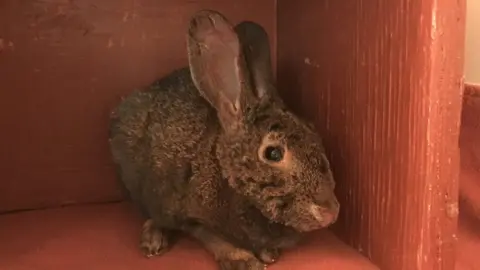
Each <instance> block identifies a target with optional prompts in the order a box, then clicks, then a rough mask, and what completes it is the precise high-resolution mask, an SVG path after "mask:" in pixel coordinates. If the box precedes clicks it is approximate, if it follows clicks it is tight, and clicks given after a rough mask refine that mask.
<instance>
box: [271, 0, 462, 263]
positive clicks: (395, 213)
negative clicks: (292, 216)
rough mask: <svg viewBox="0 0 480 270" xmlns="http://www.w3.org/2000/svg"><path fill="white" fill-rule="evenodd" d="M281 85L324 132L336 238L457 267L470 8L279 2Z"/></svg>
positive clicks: (377, 256) (383, 256) (397, 256)
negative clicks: (336, 204)
mask: <svg viewBox="0 0 480 270" xmlns="http://www.w3.org/2000/svg"><path fill="white" fill-rule="evenodd" d="M277 7H278V15H277V16H278V17H277V20H278V26H277V27H278V28H277V29H278V41H277V42H278V48H277V50H278V57H277V61H278V67H279V73H278V78H279V86H280V87H281V89H282V93H283V94H284V95H285V96H288V97H289V99H288V101H289V103H290V105H291V106H292V108H294V109H295V110H296V111H298V112H300V113H302V114H303V115H304V116H306V117H308V118H310V119H312V120H315V122H316V123H317V125H318V128H319V130H320V131H321V132H322V133H323V134H324V137H325V143H326V145H327V149H328V150H329V153H330V157H331V159H332V164H333V167H334V170H335V171H334V173H335V177H336V179H337V182H338V189H337V192H338V195H339V197H340V198H341V205H342V210H341V219H340V221H339V223H338V225H337V227H336V228H335V230H336V231H337V232H338V234H339V235H340V236H342V237H343V238H344V239H345V240H346V241H347V242H349V243H350V244H351V245H353V246H354V247H356V248H357V249H358V250H360V251H361V252H363V253H364V254H366V255H367V256H368V257H370V258H371V259H372V260H373V261H374V262H375V263H376V264H377V265H378V266H379V267H380V268H381V269H389V270H397V269H399V270H400V269H401V270H404V269H409V270H410V269H454V268H453V267H454V263H455V252H454V249H455V242H456V237H455V232H456V226H457V224H456V223H457V215H458V167H459V149H458V137H459V124H460V112H461V101H462V100H461V96H462V87H463V86H462V84H463V82H462V78H463V50H464V44H463V43H464V41H463V40H464V27H465V19H464V17H465V16H464V14H465V1H463V0H460V1H440V0H426V1H408V0H397V1H388V3H387V2H386V1H381V0H357V1H355V0H345V1H333V0H325V1H317V2H315V3H314V2H313V1H306V0H304V1H287V0H285V1H282V0H280V1H278V3H277Z"/></svg>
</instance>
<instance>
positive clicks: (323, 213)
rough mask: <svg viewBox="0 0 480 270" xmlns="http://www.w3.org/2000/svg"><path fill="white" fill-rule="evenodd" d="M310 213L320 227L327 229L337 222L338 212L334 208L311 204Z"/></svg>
mask: <svg viewBox="0 0 480 270" xmlns="http://www.w3.org/2000/svg"><path fill="white" fill-rule="evenodd" d="M310 212H311V213H312V215H313V217H314V218H315V219H316V220H317V221H318V222H319V225H320V226H321V227H328V226H329V225H331V224H333V223H334V222H335V221H337V218H338V210H337V209H336V208H334V209H331V208H326V207H321V206H318V205H314V204H313V205H311V207H310Z"/></svg>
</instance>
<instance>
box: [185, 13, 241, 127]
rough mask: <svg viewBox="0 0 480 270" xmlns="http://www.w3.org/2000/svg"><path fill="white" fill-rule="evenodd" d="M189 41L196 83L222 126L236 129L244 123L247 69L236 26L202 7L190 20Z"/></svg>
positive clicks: (190, 57) (218, 14)
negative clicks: (234, 28) (214, 110)
mask: <svg viewBox="0 0 480 270" xmlns="http://www.w3.org/2000/svg"><path fill="white" fill-rule="evenodd" d="M187 45H188V59H189V64H190V72H191V75H192V79H193V82H194V84H195V86H196V87H197V88H198V90H199V91H200V93H201V94H202V95H203V97H204V98H205V99H206V100H207V101H208V102H209V103H210V104H211V105H212V106H213V107H215V109H216V110H217V114H218V117H219V119H220V123H221V124H222V126H223V128H224V129H226V130H227V131H232V130H233V131H234V130H236V128H238V126H239V125H241V123H242V117H243V115H242V110H243V109H244V108H242V107H243V104H245V101H244V100H245V98H246V97H245V96H244V95H243V94H245V93H246V92H245V91H244V89H245V87H246V85H247V84H248V72H247V70H246V68H245V60H244V58H243V55H242V49H241V45H240V42H239V40H238V37H237V34H236V33H235V31H234V30H233V26H232V25H231V24H230V23H229V22H228V21H227V19H226V18H225V17H223V15H221V14H220V13H218V12H215V11H210V10H203V11H199V12H197V13H196V14H195V15H194V16H193V18H192V19H191V20H190V26H189V30H188V37H187ZM242 100H243V101H242Z"/></svg>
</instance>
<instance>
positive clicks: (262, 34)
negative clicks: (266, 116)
mask: <svg viewBox="0 0 480 270" xmlns="http://www.w3.org/2000/svg"><path fill="white" fill-rule="evenodd" d="M235 32H237V35H238V38H239V40H240V43H241V44H242V50H243V53H244V56H245V60H246V64H247V67H248V70H249V71H250V76H251V80H252V82H253V89H252V90H253V92H254V94H255V96H256V97H257V98H258V99H263V98H272V97H275V96H276V90H275V86H274V81H273V70H272V64H271V56H270V43H269V41H268V34H267V32H266V31H265V29H264V28H263V27H262V26H261V25H259V24H257V23H254V22H250V21H243V22H241V23H239V24H238V25H237V26H235Z"/></svg>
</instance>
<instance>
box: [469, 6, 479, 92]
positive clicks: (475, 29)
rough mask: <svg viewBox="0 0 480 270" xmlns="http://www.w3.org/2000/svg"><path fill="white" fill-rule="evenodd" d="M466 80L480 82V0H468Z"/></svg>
mask: <svg viewBox="0 0 480 270" xmlns="http://www.w3.org/2000/svg"><path fill="white" fill-rule="evenodd" d="M465 82H468V83H476V84H480V0H467V37H466V48H465Z"/></svg>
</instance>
